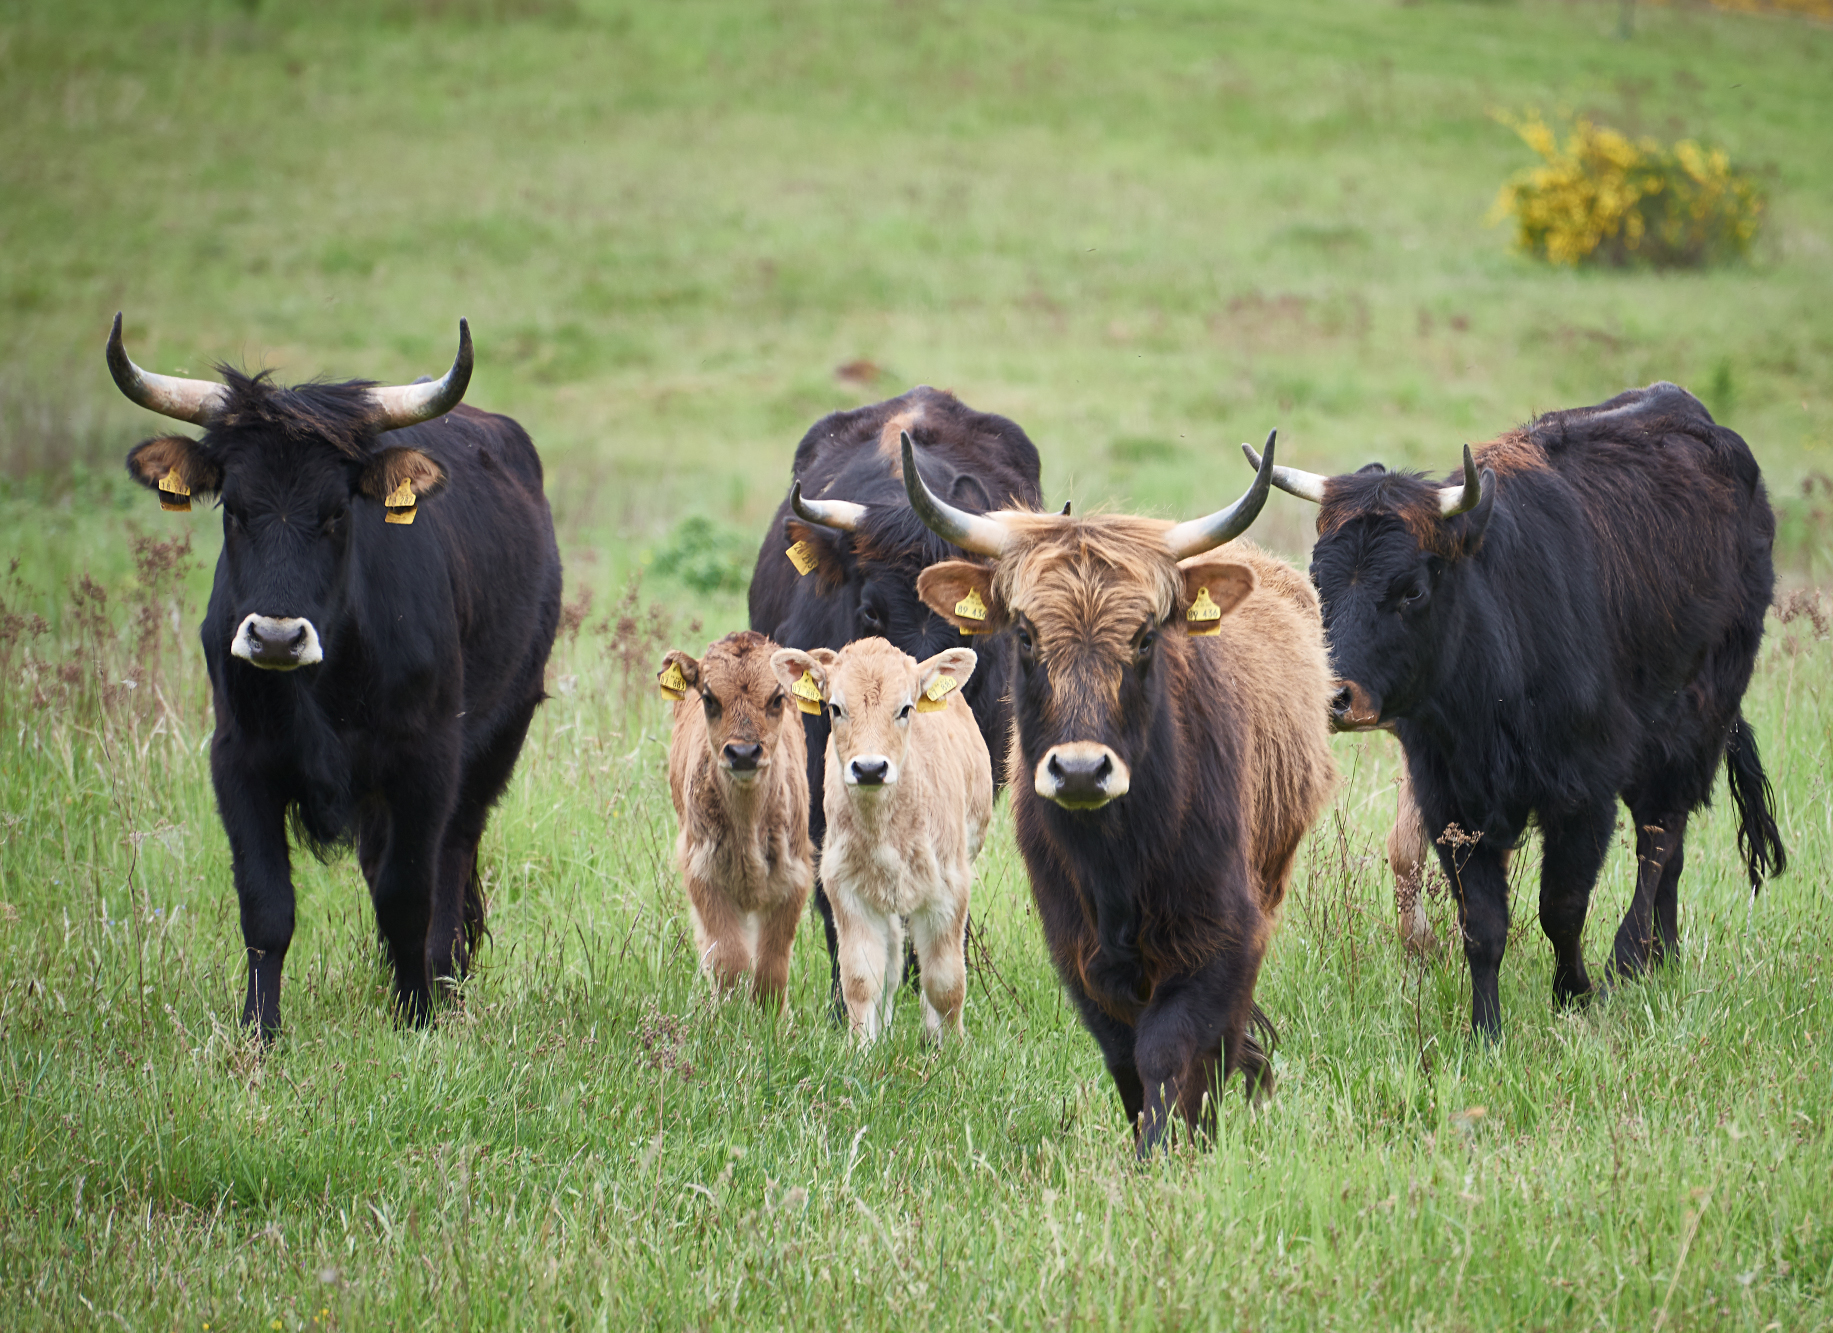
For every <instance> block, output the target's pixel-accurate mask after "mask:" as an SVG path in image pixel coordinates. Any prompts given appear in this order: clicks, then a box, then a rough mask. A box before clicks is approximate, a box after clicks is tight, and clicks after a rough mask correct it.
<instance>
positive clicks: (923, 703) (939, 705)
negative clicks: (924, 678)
mask: <svg viewBox="0 0 1833 1333" xmlns="http://www.w3.org/2000/svg"><path fill="white" fill-rule="evenodd" d="M959 688H960V685H959V684H958V683H957V682H956V680H955V678H954V677H953V676H950V675H948V674H946V673H944V674H942V675H938V676H937V677H936V678H935V679H934V680H932V681H930V682H929V688H928V689H926V690H924V691H923V692H922V693H921V694H920V695H918V696H917V701H916V710H917V712H919V713H940V712H941V711H942V710H943V709H945V708H947V707H948V696H949V693H950V692H951V691H953V690H957V689H959Z"/></svg>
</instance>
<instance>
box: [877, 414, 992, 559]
mask: <svg viewBox="0 0 1833 1333" xmlns="http://www.w3.org/2000/svg"><path fill="white" fill-rule="evenodd" d="M898 444H899V446H900V447H901V448H902V449H903V451H904V491H905V493H906V494H908V495H909V496H910V507H911V508H912V509H914V510H916V515H917V517H918V518H920V519H922V520H923V526H924V527H926V528H928V529H929V530H930V531H931V532H933V533H935V534H936V536H938V537H940V538H942V540H943V541H948V542H953V543H954V544H955V545H956V546H959V547H960V548H961V549H962V550H964V551H969V552H972V553H973V554H974V555H998V554H999V553H1000V552H1001V551H1003V550H1005V549H1006V540H1007V537H1008V536H1009V534H1008V533H1007V532H1006V528H1005V524H1003V523H1001V522H999V520H998V519H993V518H988V517H987V516H986V515H985V514H970V513H967V512H966V511H964V510H960V509H956V508H955V507H954V506H953V505H951V504H949V503H948V502H947V501H946V500H942V499H940V498H938V497H937V496H936V494H935V492H933V491H931V490H930V489H929V487H928V486H927V485H925V484H924V482H923V478H922V477H921V476H919V475H918V473H917V466H916V448H915V446H914V445H912V444H911V443H910V432H909V431H903V432H901V433H900V435H899V437H898Z"/></svg>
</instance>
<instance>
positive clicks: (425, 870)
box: [370, 734, 458, 1027]
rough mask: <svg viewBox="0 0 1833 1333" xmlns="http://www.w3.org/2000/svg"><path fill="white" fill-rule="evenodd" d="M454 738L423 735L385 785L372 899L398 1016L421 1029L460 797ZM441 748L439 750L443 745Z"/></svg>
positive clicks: (429, 1007)
mask: <svg viewBox="0 0 1833 1333" xmlns="http://www.w3.org/2000/svg"><path fill="white" fill-rule="evenodd" d="M456 749H457V738H456V737H455V736H440V735H437V734H434V735H430V736H427V737H425V738H423V739H422V740H421V741H420V743H419V744H418V746H417V747H415V749H414V751H413V752H412V753H411V754H409V755H407V756H404V757H405V758H406V759H407V761H408V765H407V766H404V767H403V769H402V770H401V771H400V772H398V773H397V774H395V775H394V780H393V781H392V782H390V783H388V784H386V785H385V787H384V791H385V793H386V797H387V801H388V811H389V835H388V850H387V851H386V852H384V853H383V856H382V865H381V869H380V871H379V872H378V873H377V875H376V883H375V887H374V888H373V889H372V890H371V893H370V897H371V899H372V900H373V901H374V903H375V912H376V927H377V929H378V930H380V932H381V935H382V941H383V945H384V947H385V948H386V950H387V953H388V957H389V961H390V962H391V963H393V964H394V970H395V1004H396V1007H397V1008H398V1010H399V1011H400V1015H401V1018H402V1019H403V1021H405V1022H407V1023H409V1024H411V1025H413V1026H414V1027H421V1026H424V1025H425V1024H426V1022H427V1021H428V1020H429V1019H430V1018H431V1016H432V988H431V986H430V984H429V980H428V977H427V955H428V949H427V936H428V934H429V932H430V929H431V926H432V920H433V903H434V895H435V892H436V886H437V881H438V878H439V870H440V853H441V850H442V845H443V843H444V840H445V831H446V826H447V824H448V823H449V822H450V820H451V816H452V806H453V800H454V798H455V796H456V795H457V792H456V790H455V789H456V787H457V785H458V782H457V778H458V774H457V768H458V764H457V755H456V754H455V753H454V751H456ZM442 750H443V751H444V752H445V753H443V754H442V753H441V751H442Z"/></svg>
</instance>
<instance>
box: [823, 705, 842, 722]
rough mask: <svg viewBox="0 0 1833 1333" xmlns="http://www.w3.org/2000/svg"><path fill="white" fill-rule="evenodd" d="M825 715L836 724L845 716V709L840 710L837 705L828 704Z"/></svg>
mask: <svg viewBox="0 0 1833 1333" xmlns="http://www.w3.org/2000/svg"><path fill="white" fill-rule="evenodd" d="M827 715H828V717H830V718H831V719H833V720H834V721H835V722H838V721H840V720H841V719H842V718H844V717H845V716H846V709H844V708H842V707H841V706H840V705H839V704H829V705H828V706H827Z"/></svg>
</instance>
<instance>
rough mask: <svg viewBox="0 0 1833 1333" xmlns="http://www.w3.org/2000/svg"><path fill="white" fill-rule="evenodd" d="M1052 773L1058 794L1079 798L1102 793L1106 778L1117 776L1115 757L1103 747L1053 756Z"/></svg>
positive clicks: (1049, 766)
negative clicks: (1115, 772)
mask: <svg viewBox="0 0 1833 1333" xmlns="http://www.w3.org/2000/svg"><path fill="white" fill-rule="evenodd" d="M1048 769H1049V772H1050V776H1051V777H1052V778H1054V779H1056V784H1057V795H1058V796H1060V797H1065V798H1067V799H1069V800H1072V801H1073V800H1077V799H1079V798H1086V797H1091V796H1100V795H1102V794H1103V790H1102V789H1103V788H1104V787H1105V786H1106V784H1107V780H1108V779H1109V778H1110V777H1112V776H1113V775H1114V760H1113V758H1112V757H1111V756H1110V755H1109V754H1108V753H1107V752H1106V751H1104V750H1097V751H1093V752H1081V751H1077V752H1072V753H1070V754H1068V755H1064V754H1062V753H1061V752H1059V753H1057V754H1053V755H1051V756H1050V761H1049V764H1048Z"/></svg>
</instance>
